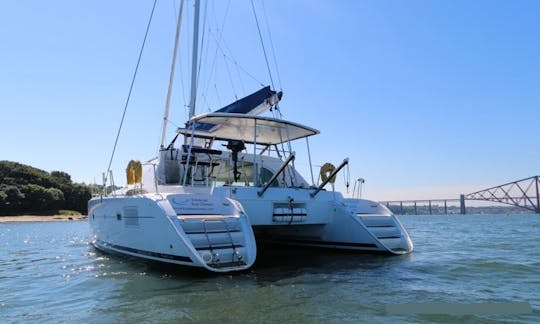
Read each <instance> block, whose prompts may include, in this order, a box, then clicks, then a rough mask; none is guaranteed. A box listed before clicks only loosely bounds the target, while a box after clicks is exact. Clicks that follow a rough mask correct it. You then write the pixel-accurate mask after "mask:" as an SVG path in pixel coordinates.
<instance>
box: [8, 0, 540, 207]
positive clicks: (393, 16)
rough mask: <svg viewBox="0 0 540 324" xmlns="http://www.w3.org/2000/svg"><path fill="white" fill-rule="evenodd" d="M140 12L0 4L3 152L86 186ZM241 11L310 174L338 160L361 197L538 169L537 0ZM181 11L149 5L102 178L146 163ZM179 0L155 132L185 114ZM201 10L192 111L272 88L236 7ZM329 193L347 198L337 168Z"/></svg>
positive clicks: (100, 163) (324, 4) (99, 167)
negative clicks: (295, 126)
mask: <svg viewBox="0 0 540 324" xmlns="http://www.w3.org/2000/svg"><path fill="white" fill-rule="evenodd" d="M152 5H153V1H151V0H144V1H143V0H138V1H127V0H118V1H102V0H95V1H77V0H70V1H68V0H65V1H60V0H51V1H2V2H0V39H1V40H2V47H1V51H0V113H1V114H0V116H1V117H0V118H1V127H0V160H10V161H16V162H20V163H24V164H29V165H31V166H34V167H37V168H40V169H44V170H46V171H54V170H62V171H65V172H68V173H69V174H70V175H71V176H72V179H73V180H74V181H77V182H85V183H91V182H94V181H95V182H99V181H100V180H101V174H102V172H104V171H105V170H106V169H107V165H108V163H109V159H110V156H111V151H112V149H113V144H114V140H115V136H116V133H117V129H118V125H119V123H120V119H121V117H122V112H123V108H124V104H125V101H126V97H127V95H128V90H129V86H130V83H131V78H132V75H133V71H134V68H135V65H136V63H137V57H138V55H139V49H140V47H141V43H142V40H143V36H144V32H145V28H146V25H147V22H148V18H149V15H150V12H151V8H152ZM254 5H255V9H256V12H257V17H258V20H259V25H260V28H261V35H262V36H263V39H264V44H265V48H266V51H267V55H268V58H269V62H270V63H269V64H270V70H271V72H272V78H271V79H272V80H273V81H274V88H276V89H278V90H283V92H284V97H283V100H282V102H281V103H280V107H281V111H282V113H283V115H284V118H285V119H288V120H291V121H294V122H298V123H302V124H306V125H308V126H310V127H313V128H316V129H318V130H320V132H321V134H320V135H317V136H315V137H313V138H312V139H311V140H310V146H311V153H312V160H313V164H314V166H315V168H316V169H317V168H318V166H321V165H322V164H324V163H325V162H331V163H333V164H335V165H337V164H339V163H340V162H341V161H342V160H343V159H344V158H347V157H348V158H349V159H350V166H349V172H350V179H351V187H352V182H353V181H354V179H357V178H360V177H361V178H364V179H365V181H366V182H365V184H364V186H363V196H364V197H368V198H372V199H375V200H398V199H427V198H432V199H434V198H457V197H458V196H459V194H460V193H469V192H473V191H477V190H481V189H484V188H487V187H491V186H495V185H498V184H502V183H506V182H509V181H513V180H517V179H522V178H526V177H529V176H533V175H538V174H540V167H539V161H540V149H539V148H538V142H539V141H538V137H539V134H540V131H539V121H540V1H536V0H530V1H524V0H516V1H496V0H489V1H488V0H478V1H460V0H453V1H450V0H447V1H443V0H441V1H425V0H422V1H420V0H411V1H397V0H396V1H390V0H376V1H375V0H374V1H367V0H355V1H346V0H340V1H330V0H325V1H323V0H292V1H285V0H276V1H268V0H266V1H264V2H263V1H260V0H254ZM178 6H179V1H178V0H176V1H174V0H159V1H158V3H157V6H156V9H155V13H154V16H153V20H152V24H151V27H150V31H149V35H148V39H147V42H146V45H145V51H144V52H143V55H142V59H141V64H140V67H139V70H138V74H137V78H136V80H135V83H134V87H133V92H132V95H131V98H130V104H129V105H128V109H127V112H126V117H125V123H124V126H123V128H122V131H121V134H120V137H119V141H118V148H117V150H116V153H115V156H114V159H113V163H112V170H113V171H114V174H115V175H116V178H119V180H117V182H121V181H122V180H120V179H122V178H123V173H124V169H125V166H126V165H127V162H128V161H129V160H131V159H140V160H142V161H146V160H148V159H150V158H152V157H154V156H156V155H157V150H158V147H159V143H160V135H161V123H162V118H163V111H164V105H165V97H166V92H167V86H168V80H169V70H170V64H171V63H170V62H171V55H172V48H173V40H174V29H175V23H176V15H177V10H178ZM192 7H193V5H192V3H191V1H188V3H187V4H186V6H185V12H186V14H185V16H184V18H183V19H184V21H185V22H186V24H185V27H184V25H183V27H182V28H183V29H182V34H181V37H180V38H181V42H180V50H179V63H178V66H177V69H176V76H177V77H176V78H175V83H174V87H173V89H174V91H173V100H172V108H171V115H170V121H171V122H170V123H169V125H168V131H167V138H168V139H169V140H170V139H171V138H172V136H173V135H174V129H175V128H176V127H177V126H182V125H183V124H184V122H185V121H186V118H187V109H186V104H187V101H188V99H187V97H188V93H189V90H188V89H189V88H188V84H189V75H188V72H189V69H190V67H189V66H190V61H189V60H190V58H189V55H190V46H191V45H190V44H191V36H190V33H191V30H192V27H191V23H192V21H193V13H192ZM201 8H202V9H201V10H202V12H203V13H204V15H203V17H206V18H201V19H202V22H201V24H203V23H204V27H202V28H201V29H202V30H204V31H205V32H204V36H203V37H205V42H206V43H207V44H209V45H208V46H207V47H203V49H202V55H201V56H202V64H201V67H200V70H201V77H200V79H199V97H198V99H197V100H198V102H199V106H198V108H197V109H198V112H199V113H200V112H207V111H210V110H215V109H219V108H221V107H222V106H225V105H227V104H228V103H230V102H232V101H234V100H235V98H240V97H242V96H245V95H247V94H249V93H250V92H252V91H255V90H257V89H258V87H259V86H260V85H261V84H264V85H269V84H270V83H271V81H270V77H269V74H268V69H267V65H266V63H265V58H264V53H263V51H262V47H261V42H260V40H259V34H258V32H257V25H256V23H255V18H254V16H253V12H252V7H251V2H250V1H245V0H238V1H237V0H234V1H225V0H223V1H217V2H211V3H205V2H204V1H203V4H202V5H201ZM216 44H219V47H217V46H216ZM216 48H217V49H216ZM299 144H300V145H299V147H298V148H296V146H295V150H296V151H297V153H298V154H297V155H298V158H297V167H298V168H299V169H300V170H301V171H302V173H303V175H304V176H305V177H306V178H307V179H309V178H310V176H309V171H308V168H307V165H308V162H307V157H306V155H305V154H304V153H305V149H304V148H303V146H302V145H303V143H299ZM336 187H337V188H338V189H339V190H342V191H344V192H346V188H345V186H344V179H343V177H341V178H338V181H337V183H336ZM350 191H351V189H349V192H350Z"/></svg>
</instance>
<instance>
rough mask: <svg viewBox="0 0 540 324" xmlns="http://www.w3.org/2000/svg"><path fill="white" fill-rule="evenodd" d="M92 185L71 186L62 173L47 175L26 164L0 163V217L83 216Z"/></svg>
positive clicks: (76, 184) (65, 175)
mask: <svg viewBox="0 0 540 324" xmlns="http://www.w3.org/2000/svg"><path fill="white" fill-rule="evenodd" d="M93 189H94V188H92V186H90V185H86V184H84V183H74V182H73V181H72V180H71V176H70V175H69V174H68V173H66V172H63V171H52V172H50V173H49V172H47V171H44V170H40V169H37V168H34V167H31V166H29V165H25V164H20V163H17V162H11V161H0V215H20V214H23V213H43V214H48V213H55V212H57V211H58V210H63V209H65V210H75V211H78V212H80V213H83V214H86V212H87V203H88V200H89V199H90V198H91V197H92V190H93Z"/></svg>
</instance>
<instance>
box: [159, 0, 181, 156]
mask: <svg viewBox="0 0 540 324" xmlns="http://www.w3.org/2000/svg"><path fill="white" fill-rule="evenodd" d="M183 8H184V0H182V1H181V2H180V9H179V10H178V20H177V23H176V35H175V37H174V50H173V58H172V63H171V73H170V74H169V88H168V89H167V101H166V103H165V113H164V114H163V127H162V128H161V146H160V147H161V148H163V144H165V133H166V132H167V120H168V119H169V110H170V106H171V95H172V87H173V82H174V70H175V66H176V55H177V54H178V41H179V39H180V27H181V26H182V10H183Z"/></svg>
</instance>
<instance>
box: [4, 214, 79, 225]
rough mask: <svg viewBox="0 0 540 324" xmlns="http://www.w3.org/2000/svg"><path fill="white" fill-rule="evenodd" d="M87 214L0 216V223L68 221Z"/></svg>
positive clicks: (77, 219)
mask: <svg viewBox="0 0 540 324" xmlns="http://www.w3.org/2000/svg"><path fill="white" fill-rule="evenodd" d="M87 218H88V217H87V216H86V215H51V216H34V215H21V216H0V223H7V222H66V221H82V220H86V219H87Z"/></svg>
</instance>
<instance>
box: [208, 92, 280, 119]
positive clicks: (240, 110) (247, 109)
mask: <svg viewBox="0 0 540 324" xmlns="http://www.w3.org/2000/svg"><path fill="white" fill-rule="evenodd" d="M280 93H281V92H280ZM277 94H278V93H277V92H276V91H273V90H270V86H267V87H264V88H262V89H261V90H259V91H256V92H254V93H252V94H250V95H249V96H246V97H244V98H242V99H239V100H237V101H235V102H233V103H232V104H230V105H227V106H225V107H223V108H221V109H219V110H216V111H215V112H217V113H233V114H249V113H252V112H253V110H255V108H257V107H259V106H260V105H265V104H267V103H270V101H271V99H272V97H273V96H275V95H277ZM279 99H281V95H279ZM271 105H274V104H270V106H271Z"/></svg>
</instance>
